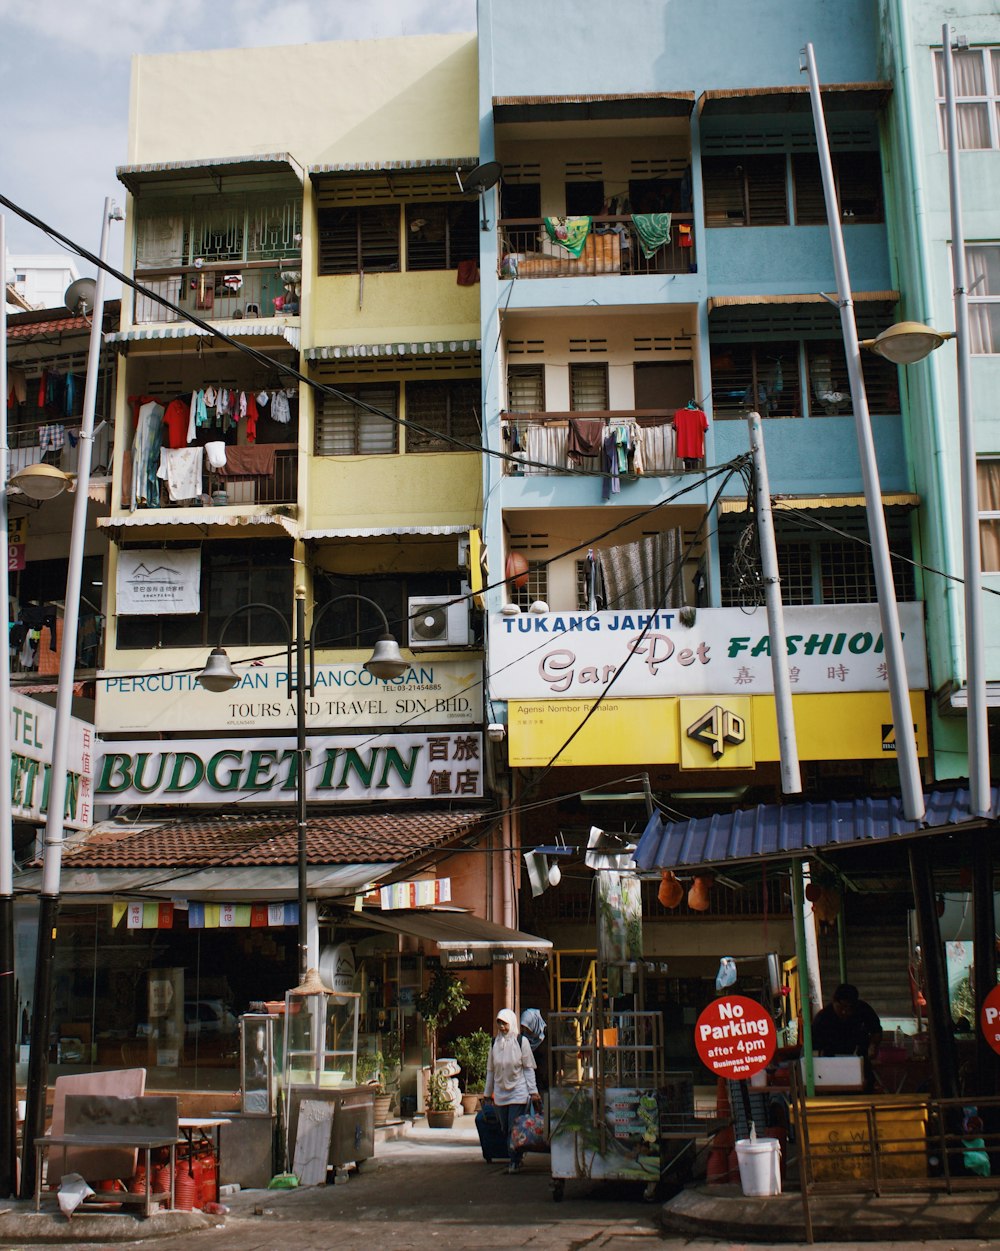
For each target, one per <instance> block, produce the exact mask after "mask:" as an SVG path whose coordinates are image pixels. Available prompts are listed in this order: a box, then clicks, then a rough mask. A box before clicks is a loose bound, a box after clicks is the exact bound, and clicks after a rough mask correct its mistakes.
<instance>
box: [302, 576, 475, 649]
mask: <svg viewBox="0 0 1000 1251" xmlns="http://www.w3.org/2000/svg"><path fill="white" fill-rule="evenodd" d="M461 593H462V578H461V574H460V573H458V572H457V571H456V572H454V573H438V572H425V573H401V572H395V573H393V575H392V577H391V578H381V577H372V576H366V577H358V578H354V577H347V576H344V575H341V574H324V575H323V576H322V577H320V578H317V580H316V583H315V590H314V594H315V611H314V613H313V620H314V621H315V622H316V639H315V642H316V645H317V646H318V647H326V648H337V647H374V646H375V644H376V643H377V642H378V640H379V639H380V638H382V637H383V635H384V634H385V628H384V626H383V625H382V619H381V618H380V617H379V615H378V612H377V611H376V609H374V608H373V607H372V605H371V604H367V603H365V602H364V600H360V599H355V598H347V599H340V597H341V596H348V597H354V596H357V595H363V596H365V598H366V599H370V600H374V601H375V603H376V604H377V605H378V606H379V608H381V609H382V611H383V612H384V613H385V616H386V620H387V621H388V623H389V631H390V633H391V634H393V635H394V636H395V638H396V641H397V642H398V643H400V645H401V646H403V647H405V646H406V643H407V639H408V638H409V628H408V621H407V610H408V605H409V601H410V600H411V599H419V598H420V597H421V596H425V595H426V596H431V595H455V596H458V595H461ZM331 600H339V602H338V603H336V604H331V606H330V609H329V611H325V612H323V613H322V616H320V615H319V614H320V610H321V609H322V608H323V606H324V605H325V604H328V603H330V601H331Z"/></svg>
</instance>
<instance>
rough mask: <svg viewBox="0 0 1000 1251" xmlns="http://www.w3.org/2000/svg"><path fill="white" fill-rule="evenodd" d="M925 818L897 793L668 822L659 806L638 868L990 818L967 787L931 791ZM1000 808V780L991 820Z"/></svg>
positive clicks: (891, 837)
mask: <svg viewBox="0 0 1000 1251" xmlns="http://www.w3.org/2000/svg"><path fill="white" fill-rule="evenodd" d="M924 798H925V804H926V815H925V818H924V821H922V822H920V823H918V822H915V821H909V820H907V818H906V817H904V816H903V809H902V801H901V800H900V799H899V798H898V797H897V796H895V795H892V796H888V797H886V798H880V799H849V800H844V801H837V800H829V801H827V802H825V803H804V804H759V805H758V806H757V807H756V808H748V809H746V810H742V811H739V812H722V813H716V814H715V815H713V816H710V817H697V818H695V819H693V820H690V821H674V822H666V821H664V820H663V817H662V815H661V813H660V812H659V811H657V812H654V813H653V815H652V816H651V817H650V819H649V821H648V822H647V825H646V828H645V830H644V831H643V835H642V838H641V839H640V840H639V846H638V847H637V848H636V852H635V862H636V864H637V865H638V867H639V868H640V869H680V868H684V869H701V868H709V867H711V866H713V865H736V864H740V863H745V864H753V863H757V862H760V861H765V860H788V859H792V858H795V857H799V856H804V855H808V853H809V852H810V851H812V850H817V849H821V848H826V849H831V850H832V849H834V848H838V847H848V846H855V845H859V844H866V843H887V842H891V841H896V840H898V839H903V838H913V837H917V836H924V835H928V834H937V833H941V832H943V831H945V830H949V829H951V828H953V827H955V826H961V827H963V828H974V827H976V826H982V825H985V824H989V823H990V820H989V819H984V818H981V817H973V816H972V815H971V814H970V811H969V792H968V790H965V789H959V790H954V791H932V792H931V793H930V794H928V795H926V796H925V797H924ZM998 815H1000V788H998V787H994V788H993V790H992V821H995V820H996V819H997V817H998Z"/></svg>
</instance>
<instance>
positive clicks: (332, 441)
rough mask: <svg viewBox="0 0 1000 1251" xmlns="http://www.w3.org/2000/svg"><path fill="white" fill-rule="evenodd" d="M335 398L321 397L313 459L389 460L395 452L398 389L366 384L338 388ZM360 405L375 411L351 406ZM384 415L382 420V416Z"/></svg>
mask: <svg viewBox="0 0 1000 1251" xmlns="http://www.w3.org/2000/svg"><path fill="white" fill-rule="evenodd" d="M338 390H339V391H340V393H341V395H342V396H343V397H344V398H339V397H337V396H332V395H324V396H323V398H322V401H321V403H320V408H319V412H318V414H317V416H316V455H317V456H389V455H392V453H394V452H398V451H399V427H398V425H397V424H396V422H395V420H394V419H395V418H396V417H397V416H398V413H399V387H398V386H397V385H396V384H395V383H369V384H364V385H357V386H347V387H339V388H338ZM352 399H357V400H359V401H361V403H362V404H364V405H368V406H370V407H371V408H372V409H375V410H377V411H375V412H371V411H369V409H368V408H366V407H360V406H359V405H358V404H355V403H352ZM383 413H385V414H388V415H387V416H382V414H383Z"/></svg>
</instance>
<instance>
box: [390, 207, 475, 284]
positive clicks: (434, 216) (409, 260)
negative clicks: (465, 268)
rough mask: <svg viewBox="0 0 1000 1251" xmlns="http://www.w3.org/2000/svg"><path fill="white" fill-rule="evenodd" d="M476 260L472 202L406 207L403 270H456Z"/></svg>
mask: <svg viewBox="0 0 1000 1251" xmlns="http://www.w3.org/2000/svg"><path fill="white" fill-rule="evenodd" d="M478 260H479V216H478V209H477V205H476V203H475V202H474V201H469V202H468V203H461V204H408V205H407V206H406V268H407V269H412V270H421V269H457V268H458V263H459V261H478Z"/></svg>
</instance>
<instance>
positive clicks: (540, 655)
mask: <svg viewBox="0 0 1000 1251" xmlns="http://www.w3.org/2000/svg"><path fill="white" fill-rule="evenodd" d="M899 617H900V623H901V626H902V630H903V636H904V638H903V649H904V653H905V657H906V670H907V685H908V687H909V689H910V690H924V689H926V687H927V658H926V649H925V646H924V623H923V605H921V604H900V605H899ZM785 638H786V644H787V647H788V673H789V678H790V679H791V688H792V694H793V695H794V694H822V693H832V692H844V691H886V690H888V677H887V669H886V659H885V647H884V644H883V640H882V630H881V625H880V623H879V613H878V607H877V605H875V604H846V605H843V604H829V605H823V606H822V607H804V608H787V609H785ZM612 683H613V686H612ZM608 688H611V691H612V693H613V696H614V698H616V699H635V698H643V697H647V698H651V697H655V696H663V695H708V694H713V693H715V694H722V693H725V692H729V693H730V694H733V695H770V694H773V690H774V688H773V682H772V675H771V639H770V636H769V634H768V628H767V615H766V613H765V611H764V609H763V608H760V609H758V610H757V611H755V612H752V613H745V612H743V611H742V610H741V609H739V608H700V609H698V612H697V616H696V618H695V621H694V624H693V625H691V626H685V625H682V624H681V621H680V619H679V616H678V613H677V612H676V611H674V610H666V611H660V612H655V611H634V612H595V613H587V612H576V613H558V612H550V613H543V614H541V615H536V614H534V613H520V614H516V615H514V616H511V617H508V616H504V615H502V614H499V613H498V614H495V615H494V616H492V617H491V618H490V694H491V696H492V697H493V698H494V699H508V700H511V699H588V700H594V699H596V698H597V696H598V695H600V694H601V693H602V692H603V691H605V690H607V689H608Z"/></svg>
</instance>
